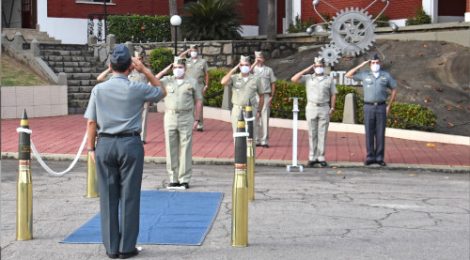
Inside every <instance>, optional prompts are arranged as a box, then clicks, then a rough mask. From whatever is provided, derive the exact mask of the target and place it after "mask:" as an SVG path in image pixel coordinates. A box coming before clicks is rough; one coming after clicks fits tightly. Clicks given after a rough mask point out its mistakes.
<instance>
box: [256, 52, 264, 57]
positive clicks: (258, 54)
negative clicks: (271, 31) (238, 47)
mask: <svg viewBox="0 0 470 260" xmlns="http://www.w3.org/2000/svg"><path fill="white" fill-rule="evenodd" d="M255 57H256V58H264V54H263V52H262V51H255Z"/></svg>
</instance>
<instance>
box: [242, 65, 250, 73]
mask: <svg viewBox="0 0 470 260" xmlns="http://www.w3.org/2000/svg"><path fill="white" fill-rule="evenodd" d="M240 72H241V73H243V74H247V73H249V72H250V66H246V65H245V66H240Z"/></svg>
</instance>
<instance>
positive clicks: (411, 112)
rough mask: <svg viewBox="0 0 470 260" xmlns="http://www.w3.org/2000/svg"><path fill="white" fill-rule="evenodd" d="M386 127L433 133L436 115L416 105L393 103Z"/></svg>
mask: <svg viewBox="0 0 470 260" xmlns="http://www.w3.org/2000/svg"><path fill="white" fill-rule="evenodd" d="M387 126H388V127H393V128H401V129H414V130H423V131H433V130H434V128H435V126H436V115H435V114H434V113H433V112H432V111H431V110H430V109H429V108H427V107H423V106H421V105H418V104H405V103H394V104H393V105H392V110H391V111H390V113H389V115H388V118H387Z"/></svg>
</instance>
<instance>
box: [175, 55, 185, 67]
mask: <svg viewBox="0 0 470 260" xmlns="http://www.w3.org/2000/svg"><path fill="white" fill-rule="evenodd" d="M173 64H174V65H177V64H182V65H185V64H186V59H185V58H180V57H178V56H176V57H175V59H174V60H173Z"/></svg>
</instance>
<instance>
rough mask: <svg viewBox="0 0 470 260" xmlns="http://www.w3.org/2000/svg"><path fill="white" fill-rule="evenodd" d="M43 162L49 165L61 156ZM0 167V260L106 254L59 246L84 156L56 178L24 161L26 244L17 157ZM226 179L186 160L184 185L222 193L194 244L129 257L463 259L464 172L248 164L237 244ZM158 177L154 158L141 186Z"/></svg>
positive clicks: (467, 182) (468, 198)
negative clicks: (251, 172) (248, 190)
mask: <svg viewBox="0 0 470 260" xmlns="http://www.w3.org/2000/svg"><path fill="white" fill-rule="evenodd" d="M48 163H49V165H50V166H51V168H53V169H54V170H56V171H59V170H63V169H65V168H67V166H68V165H69V163H70V161H48ZM1 164H2V165H1V170H2V171H1V172H2V174H1V259H15V260H17V259H28V260H30V259H48V260H49V259H70V260H72V259H107V257H106V255H105V250H104V247H103V246H102V245H97V244H89V245H87V244H60V243H59V241H61V240H62V239H63V238H65V237H66V236H67V235H68V234H70V233H71V232H73V231H74V230H75V229H76V228H78V227H79V226H81V225H82V224H84V223H85V221H87V220H88V219H89V218H91V217H92V216H94V215H95V214H96V213H97V212H98V210H99V205H98V199H88V198H85V197H84V194H85V189H86V186H85V185H86V164H85V163H84V162H79V163H78V165H77V166H76V167H75V168H74V169H73V170H72V172H70V173H68V174H66V175H65V176H63V177H52V176H50V175H48V174H47V173H46V172H45V171H44V170H43V169H42V168H40V166H39V165H38V163H37V162H33V219H34V222H33V236H34V239H33V240H30V241H16V240H15V226H16V220H15V216H16V178H17V165H18V163H17V161H15V160H2V162H1ZM232 180H233V166H231V165H195V166H194V172H193V180H192V183H191V184H192V185H191V189H190V191H196V192H197V191H219V192H223V193H224V199H223V203H222V205H221V208H220V211H219V213H218V215H217V218H216V220H215V222H214V225H213V227H212V229H211V231H210V232H209V233H208V235H207V237H206V239H205V241H204V243H203V245H202V246H167V245H152V246H150V245H145V246H144V251H143V252H142V253H141V254H140V255H139V256H137V257H136V259H453V260H454V259H469V258H470V191H469V190H470V174H469V173H468V172H467V173H444V172H433V171H430V170H391V169H388V168H375V167H374V168H341V169H339V168H326V169H311V168H307V169H305V171H304V172H302V173H287V172H286V170H285V167H272V166H260V167H257V168H256V184H255V188H256V194H255V201H253V202H251V203H250V205H249V246H248V247H246V248H233V247H232V246H231V244H230V236H231V188H232ZM166 181H167V175H166V171H165V165H164V164H154V163H146V164H145V168H144V179H143V184H142V186H143V187H142V188H143V190H155V189H162V187H163V184H164V183H165V182H166ZM181 192H184V191H181ZM155 206H156V207H158V205H155Z"/></svg>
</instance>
